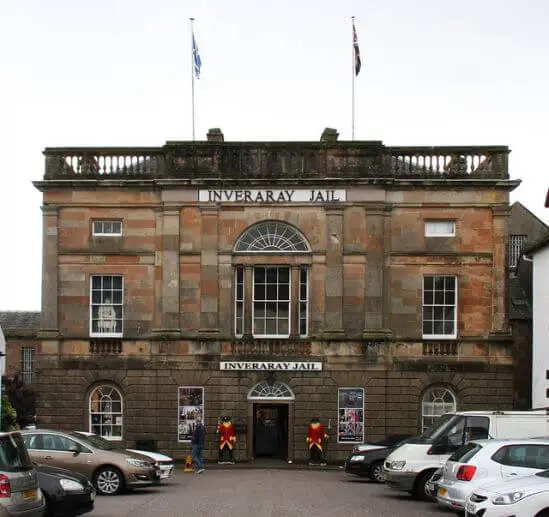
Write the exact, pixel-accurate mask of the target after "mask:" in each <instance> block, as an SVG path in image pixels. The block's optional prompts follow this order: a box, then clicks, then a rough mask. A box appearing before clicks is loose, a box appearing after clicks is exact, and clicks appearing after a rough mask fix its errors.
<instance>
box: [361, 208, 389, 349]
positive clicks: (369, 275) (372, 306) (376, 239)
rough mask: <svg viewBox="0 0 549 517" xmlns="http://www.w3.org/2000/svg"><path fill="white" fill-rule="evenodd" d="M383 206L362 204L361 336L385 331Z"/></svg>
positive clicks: (386, 238)
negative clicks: (364, 238) (365, 246)
mask: <svg viewBox="0 0 549 517" xmlns="http://www.w3.org/2000/svg"><path fill="white" fill-rule="evenodd" d="M387 214H388V212H386V211H384V206H375V207H373V206H369V207H367V208H366V232H367V234H368V249H367V251H366V275H365V278H366V282H365V289H364V331H363V337H364V338H365V339H368V338H377V339H379V338H382V337H384V336H386V335H387V334H388V332H389V331H388V330H387V328H388V317H389V313H388V311H389V308H388V303H387V302H388V296H387V292H388V287H389V286H388V281H387V280H388V266H387V259H388V249H389V247H390V217H388V215H387Z"/></svg>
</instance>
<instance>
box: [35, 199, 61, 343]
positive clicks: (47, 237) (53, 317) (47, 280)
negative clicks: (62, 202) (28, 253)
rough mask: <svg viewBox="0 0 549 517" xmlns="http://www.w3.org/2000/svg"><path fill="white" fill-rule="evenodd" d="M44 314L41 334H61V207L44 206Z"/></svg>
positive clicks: (42, 315)
mask: <svg viewBox="0 0 549 517" xmlns="http://www.w3.org/2000/svg"><path fill="white" fill-rule="evenodd" d="M42 216H43V219H42V225H43V229H42V236H43V244H42V314H41V324H40V326H41V330H40V331H41V335H46V334H48V335H51V336H52V337H53V336H56V335H58V334H59V306H58V299H59V264H58V256H59V249H58V233H59V232H58V229H59V209H58V207H56V206H47V205H46V206H43V207H42Z"/></svg>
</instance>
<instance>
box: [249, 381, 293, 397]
mask: <svg viewBox="0 0 549 517" xmlns="http://www.w3.org/2000/svg"><path fill="white" fill-rule="evenodd" d="M265 399H277V400H294V399H295V395H294V392H293V391H292V389H291V388H290V387H289V386H288V385H287V384H285V383H283V382H281V381H274V382H272V383H268V382H267V381H261V382H258V383H257V384H256V385H255V386H254V387H253V388H252V389H251V390H250V391H249V392H248V400H265Z"/></svg>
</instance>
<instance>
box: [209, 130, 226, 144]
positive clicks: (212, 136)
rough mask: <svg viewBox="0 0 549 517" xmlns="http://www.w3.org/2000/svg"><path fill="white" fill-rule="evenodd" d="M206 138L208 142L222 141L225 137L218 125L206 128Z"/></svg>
mask: <svg viewBox="0 0 549 517" xmlns="http://www.w3.org/2000/svg"><path fill="white" fill-rule="evenodd" d="M206 138H207V140H208V142H224V141H225V138H224V137H223V133H222V132H221V129H219V128H218V127H212V128H210V129H208V134H207V135H206Z"/></svg>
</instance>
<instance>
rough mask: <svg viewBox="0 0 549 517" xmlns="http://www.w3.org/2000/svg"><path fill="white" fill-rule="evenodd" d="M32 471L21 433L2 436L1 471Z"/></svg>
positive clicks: (0, 447) (0, 442)
mask: <svg viewBox="0 0 549 517" xmlns="http://www.w3.org/2000/svg"><path fill="white" fill-rule="evenodd" d="M29 469H32V462H31V459H30V457H29V453H28V452H27V448H26V447H25V442H23V438H22V437H21V435H20V434H19V433H12V434H8V435H5V436H0V470H4V471H8V472H17V471H21V470H29Z"/></svg>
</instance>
